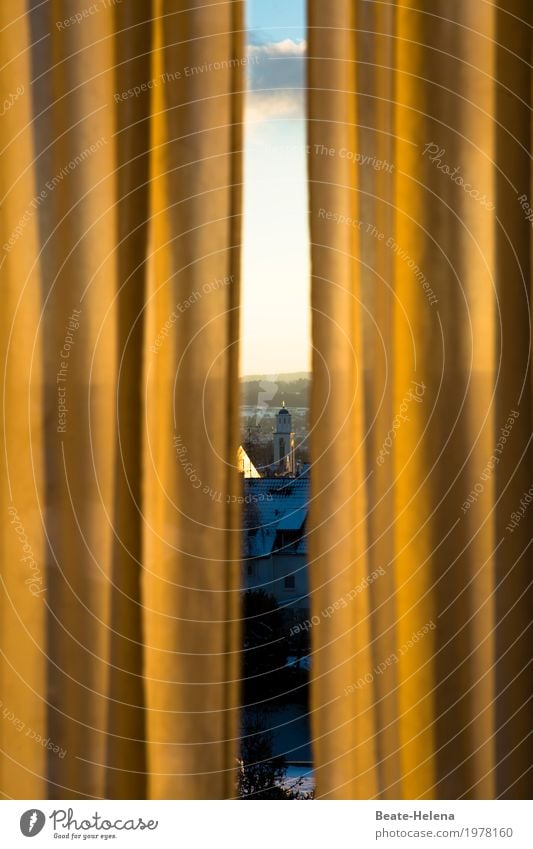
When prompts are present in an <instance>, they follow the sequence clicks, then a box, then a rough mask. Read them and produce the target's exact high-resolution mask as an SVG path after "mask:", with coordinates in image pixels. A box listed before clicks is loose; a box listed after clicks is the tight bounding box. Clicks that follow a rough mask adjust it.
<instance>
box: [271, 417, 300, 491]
mask: <svg viewBox="0 0 533 849" xmlns="http://www.w3.org/2000/svg"><path fill="white" fill-rule="evenodd" d="M274 465H275V466H277V467H278V470H279V471H280V472H281V474H284V475H294V474H296V461H295V456H294V433H293V432H292V416H291V414H290V413H289V411H288V410H287V409H286V408H285V401H284V402H283V407H282V408H281V410H280V411H279V413H278V414H277V416H276V430H275V433H274Z"/></svg>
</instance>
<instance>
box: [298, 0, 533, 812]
mask: <svg viewBox="0 0 533 849" xmlns="http://www.w3.org/2000/svg"><path fill="white" fill-rule="evenodd" d="M308 9H309V25H310V28H309V135H310V156H309V168H310V181H311V239H312V274H313V281H312V309H313V346H314V351H315V354H314V375H315V382H316V384H317V385H316V386H315V389H314V394H313V410H312V420H313V422H314V423H316V427H315V429H314V431H313V442H312V455H313V458H314V466H313V478H312V493H313V495H312V497H313V503H314V504H316V505H320V508H319V509H318V508H317V509H316V511H315V512H312V514H311V530H310V548H311V572H310V577H311V582H312V598H313V609H314V613H315V615H318V616H319V618H320V623H319V624H318V625H317V626H316V627H315V628H314V629H313V639H314V651H315V653H316V656H318V657H319V658H320V657H321V656H323V655H324V652H326V651H327V653H328V661H327V664H326V667H322V666H321V665H320V663H317V664H316V665H315V669H314V672H313V679H314V680H313V684H312V693H313V695H312V707H313V711H314V716H315V736H316V738H317V743H316V746H315V754H316V759H317V776H318V792H319V795H320V796H321V797H322V796H324V797H331V798H335V797H340V798H350V797H352V798H353V797H362V798H365V797H366V798H369V797H374V796H379V797H381V798H391V797H396V798H494V797H500V796H509V797H520V796H524V795H526V794H527V792H528V788H530V786H531V779H530V775H528V769H529V764H530V763H531V742H530V737H529V734H528V728H527V724H528V721H527V716H528V715H530V711H529V706H530V697H531V677H530V673H529V671H528V669H529V667H528V651H527V634H528V622H529V620H530V613H531V594H530V587H529V582H530V579H529V577H528V572H527V565H526V564H527V563H528V562H530V554H529V546H530V543H531V531H530V522H528V521H527V519H524V520H523V521H520V522H519V523H516V527H512V524H511V525H510V523H512V516H513V513H514V514H515V515H517V510H519V509H520V503H521V499H523V497H524V495H525V493H527V491H528V489H529V487H530V485H531V472H532V462H531V461H532V457H531V446H530V438H531V373H530V365H529V350H530V342H531V338H530V326H529V320H530V305H529V304H530V302H529V298H530V292H531V285H530V256H529V252H530V244H531V243H530V224H529V222H528V221H527V220H526V217H525V215H524V207H523V204H522V205H521V200H522V201H523V200H524V198H523V197H521V196H522V195H525V196H526V197H529V196H530V174H531V166H530V161H531V160H530V157H531V140H530V86H531V70H530V43H531V19H530V18H531V11H530V9H529V8H528V7H527V4H525V3H521V2H507V3H505V4H503V5H502V4H500V6H499V7H498V9H496V8H495V7H489V6H486V5H485V4H460V3H452V4H450V3H446V4H445V3H436V4H433V6H432V8H431V10H429V9H427V8H426V7H425V6H424V5H423V4H421V3H419V2H414V0H413V2H407V0H406V2H391V3H363V2H361V3H359V2H356V3H348V2H346V3H340V4H338V5H336V12H335V15H334V16H333V18H332V17H331V15H330V14H328V11H326V9H325V8H324V6H323V4H321V3H319V2H318V1H317V2H315V0H310V2H309V4H308ZM339 65H341V66H343V67H345V68H347V67H352V68H353V71H352V74H353V76H352V82H351V83H350V81H349V79H348V76H349V72H348V71H347V70H346V71H345V74H344V76H343V75H342V73H341V72H340V71H339ZM320 145H322V147H321V146H320ZM341 246H342V247H341ZM339 247H341V251H342V256H343V260H342V262H339V258H338V257H339V253H340V251H339ZM324 280H326V281H327V285H326V286H325V285H324ZM347 295H348V297H349V296H350V295H351V298H352V300H353V302H354V307H353V310H352V313H351V315H350V314H349V311H348V308H347V302H348V298H347ZM338 314H342V315H343V316H344V317H345V318H344V321H345V322H351V325H352V328H353V329H352V334H351V338H352V339H353V343H354V344H353V348H354V350H353V351H351V350H350V351H349V350H347V349H343V347H342V342H341V339H342V330H341V328H342V327H343V324H340V325H339V324H337V323H336V316H337V315H338ZM354 360H356V361H358V362H360V363H361V364H362V366H361V369H362V372H363V375H364V378H363V384H364V388H363V386H362V385H361V380H360V379H359V378H358V377H357V378H356V377H355V375H353V374H352V376H351V378H348V384H347V385H342V381H340V380H339V379H338V376H339V375H341V374H344V373H349V372H350V369H351V368H352V363H353V362H354ZM324 362H325V363H327V364H328V369H329V373H328V374H326V373H325V371H324V369H323V366H322V364H323V363H324ZM350 380H351V384H350ZM347 396H349V398H348V397H347ZM326 399H327V402H326ZM352 401H353V406H352V407H351V409H349V417H348V422H346V420H345V412H344V411H345V410H347V409H348V408H349V405H350V403H351V402H352ZM346 428H347V429H348V430H349V432H350V434H351V441H350V443H349V444H346V443H342V442H341V443H340V444H339V443H336V444H337V451H338V453H337V456H335V457H333V456H332V454H331V451H330V446H331V445H332V444H333V443H334V440H336V438H337V437H336V434H337V433H341V434H342V433H343V432H344V430H345V429H346ZM354 446H355V447H356V449H357V450H358V452H359V453H360V454H361V455H363V457H364V460H363V462H362V465H363V472H361V471H359V472H358V468H359V467H358V461H357V459H355V455H356V451H354ZM332 461H333V462H334V463H335V465H336V468H332ZM361 488H362V489H363V491H364V497H361V496H359V503H358V505H357V506H356V504H355V498H356V497H357V495H354V500H353V502H352V503H351V504H350V503H349V502H348V507H347V514H346V519H345V522H346V525H348V524H349V523H350V522H351V525H352V528H353V534H352V536H353V537H354V539H351V538H346V539H344V540H343V538H342V536H343V535H342V534H340V533H339V528H338V521H339V520H338V512H339V505H344V504H346V502H347V499H346V495H345V491H346V489H353V492H354V493H358V492H359V491H360V489H361ZM324 498H325V499H326V503H324V502H323V499H324ZM354 548H355V549H358V550H359V552H360V554H359V561H357V560H356V561H355V563H358V562H360V563H363V562H364V564H365V566H364V570H365V571H366V574H367V582H366V583H367V585H368V586H366V587H365V588H364V589H363V588H362V584H361V577H360V576H361V573H360V571H357V568H356V565H355V564H354V553H353V552H354ZM347 576H348V577H347ZM347 585H348V586H350V587H351V588H352V589H351V591H348V592H347V591H346V587H347ZM334 598H335V599H337V600H343V601H340V604H339V607H340V613H341V614H342V615H340V614H339V613H334V614H332V615H331V616H326V617H325V616H324V615H323V611H324V610H326V611H327V606H328V604H332V603H333V599H334ZM344 605H346V606H344ZM365 622H368V623H369V624H368V625H367V626H365V625H364V623H365ZM362 627H367V628H369V630H370V637H371V639H369V640H368V654H367V655H365V654H364V652H360V653H357V652H353V653H352V654H350V652H349V651H348V650H347V649H346V646H345V640H346V635H347V633H349V631H350V629H351V630H352V631H356V630H357V629H358V628H362ZM324 705H327V706H328V707H327V709H324ZM528 711H529V714H528ZM369 712H370V713H371V715H372V716H373V731H372V729H371V728H369V729H368V730H367V732H366V734H365V733H364V732H363V730H362V729H358V730H357V731H354V729H355V728H356V724H357V722H359V721H360V718H361V717H362V716H365V715H367V714H368V713H369ZM347 713H348V715H349V716H350V717H351V719H350V720H348V721H347V720H346V714H347ZM354 733H355V735H356V738H357V740H356V743H355V745H354ZM341 752H344V753H345V754H344V755H343V756H341V755H340V753H341Z"/></svg>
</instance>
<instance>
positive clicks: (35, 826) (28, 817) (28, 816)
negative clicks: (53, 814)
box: [20, 808, 46, 837]
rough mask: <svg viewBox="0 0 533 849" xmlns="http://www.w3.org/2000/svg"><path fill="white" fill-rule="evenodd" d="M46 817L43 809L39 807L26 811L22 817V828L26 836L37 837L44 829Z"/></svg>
mask: <svg viewBox="0 0 533 849" xmlns="http://www.w3.org/2000/svg"><path fill="white" fill-rule="evenodd" d="M45 822H46V817H45V815H44V814H43V812H42V811H39V810H38V809H37V808H31V809H30V810H29V811H25V812H24V813H23V814H22V816H21V818H20V830H21V832H22V833H23V835H24V837H35V835H36V834H39V832H40V831H42V830H43V827H44V824H45Z"/></svg>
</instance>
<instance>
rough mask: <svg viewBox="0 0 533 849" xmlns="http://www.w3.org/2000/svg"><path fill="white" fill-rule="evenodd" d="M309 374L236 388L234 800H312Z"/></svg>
mask: <svg viewBox="0 0 533 849" xmlns="http://www.w3.org/2000/svg"><path fill="white" fill-rule="evenodd" d="M309 388H310V379H309V375H300V374H296V375H280V376H278V377H273V376H269V377H259V376H258V377H255V376H254V377H251V378H248V379H245V380H244V381H243V384H242V389H243V392H242V395H243V404H242V406H241V446H240V448H239V455H238V464H239V468H240V471H241V473H242V476H243V483H242V485H243V494H244V496H245V497H244V517H243V540H242V558H243V580H242V586H243V594H244V676H243V678H244V682H243V683H244V686H243V701H244V712H243V729H242V734H243V737H242V747H241V780H240V795H241V798H256V799H276V798H278V799H279V798H285V799H287V798H300V799H301V798H304V799H305V798H311V797H312V794H313V783H314V782H313V773H312V763H311V740H310V728H309V721H308V713H309V708H308V690H309V671H310V666H311V647H310V641H309V633H308V631H309V629H308V628H307V627H305V623H306V622H308V621H309V615H310V611H309V583H308V551H307V533H306V527H307V514H308V509H309V485H310V478H309V471H310V458H309V450H308V444H307V440H308V412H309V410H308V407H309Z"/></svg>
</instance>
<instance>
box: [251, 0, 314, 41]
mask: <svg viewBox="0 0 533 849" xmlns="http://www.w3.org/2000/svg"><path fill="white" fill-rule="evenodd" d="M246 7H247V26H248V40H249V41H250V42H251V43H252V44H263V43H264V42H265V41H267V42H268V41H282V40H283V39H285V38H292V39H293V41H302V40H303V39H304V38H305V0H247V3H246Z"/></svg>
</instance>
